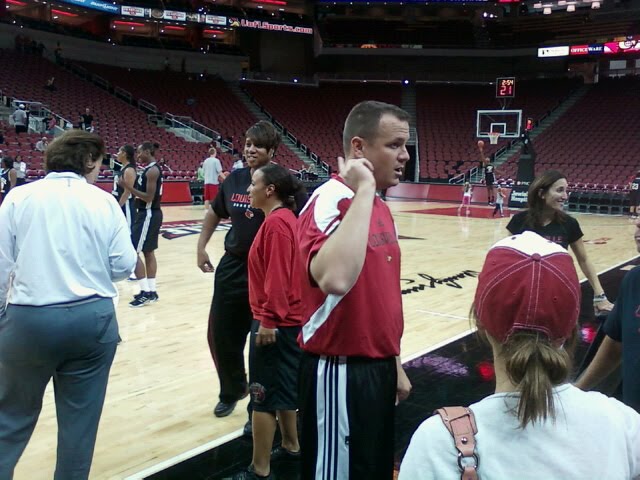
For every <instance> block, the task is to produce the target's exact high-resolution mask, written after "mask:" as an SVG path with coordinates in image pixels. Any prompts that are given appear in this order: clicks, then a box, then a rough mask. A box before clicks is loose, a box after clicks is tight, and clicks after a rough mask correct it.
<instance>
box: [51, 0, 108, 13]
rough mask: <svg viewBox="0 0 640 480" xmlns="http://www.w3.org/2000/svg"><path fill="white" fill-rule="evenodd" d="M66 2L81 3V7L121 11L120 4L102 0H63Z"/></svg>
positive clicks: (104, 10)
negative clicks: (102, 0)
mask: <svg viewBox="0 0 640 480" xmlns="http://www.w3.org/2000/svg"><path fill="white" fill-rule="evenodd" d="M62 1H63V2H64V3H70V4H72V5H79V6H81V7H86V8H91V9H93V10H101V11H103V12H109V13H120V5H114V4H113V3H110V2H109V3H107V2H101V1H100V0H62Z"/></svg>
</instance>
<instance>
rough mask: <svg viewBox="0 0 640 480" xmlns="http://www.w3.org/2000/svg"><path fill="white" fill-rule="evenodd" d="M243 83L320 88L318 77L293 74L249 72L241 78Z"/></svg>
mask: <svg viewBox="0 0 640 480" xmlns="http://www.w3.org/2000/svg"><path fill="white" fill-rule="evenodd" d="M240 80H241V81H249V82H264V83H284V84H287V85H305V86H307V87H308V86H314V87H317V86H318V77H317V75H313V76H307V75H296V74H291V73H262V72H247V73H243V74H242V75H241V76H240Z"/></svg>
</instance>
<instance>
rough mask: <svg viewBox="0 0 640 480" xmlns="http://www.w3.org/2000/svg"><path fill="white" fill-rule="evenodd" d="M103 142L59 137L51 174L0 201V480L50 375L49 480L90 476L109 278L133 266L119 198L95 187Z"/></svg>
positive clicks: (104, 373)
mask: <svg viewBox="0 0 640 480" xmlns="http://www.w3.org/2000/svg"><path fill="white" fill-rule="evenodd" d="M104 148H105V147H104V142H103V141H102V139H101V138H100V137H98V136H97V135H93V134H91V133H88V132H84V131H81V130H71V131H68V132H66V133H64V134H63V135H61V136H60V137H58V138H57V139H56V140H54V141H53V142H52V143H51V144H50V145H49V147H48V149H47V153H46V169H47V176H46V177H45V178H44V179H43V180H39V181H37V182H32V183H30V184H27V185H24V186H22V187H20V188H16V189H12V190H11V191H10V192H9V194H8V195H7V197H6V198H5V199H4V201H3V202H2V205H1V206H0V452H1V453H0V479H10V478H12V477H13V470H14V468H15V465H16V463H17V462H18V459H19V458H20V456H21V455H22V452H23V451H24V448H25V447H26V445H27V442H28V441H29V438H30V437H31V434H32V433H33V429H34V428H35V426H36V422H37V420H38V415H39V414H40V410H41V408H42V398H43V395H44V392H45V388H46V386H47V384H48V383H49V381H50V380H51V379H53V383H54V385H53V386H54V392H55V401H56V416H57V419H58V449H57V451H58V456H57V463H56V471H55V476H54V478H55V479H56V480H77V479H82V480H84V479H86V478H88V476H89V470H90V467H91V460H92V457H93V449H94V445H95V441H96V433H97V430H98V423H99V421H100V415H101V413H102V406H103V403H104V397H105V392H106V389H107V381H108V378H109V370H110V368H111V364H112V362H113V358H114V356H115V353H116V347H117V344H118V340H119V335H118V323H117V320H116V316H115V310H114V305H113V298H114V297H115V296H116V295H117V290H116V287H115V285H114V284H113V282H115V281H118V280H123V279H125V278H127V276H128V275H129V272H131V270H132V269H133V267H134V265H135V263H136V252H135V250H134V248H133V245H132V243H131V239H130V237H129V229H128V228H127V224H126V221H125V218H124V215H122V211H121V210H120V207H119V206H118V202H116V200H115V198H113V196H111V195H110V194H109V193H107V192H105V191H104V190H102V189H100V188H97V187H95V186H94V185H92V184H93V183H94V182H95V181H96V179H97V177H98V172H99V171H100V165H101V162H102V156H103V155H104ZM9 287H11V288H9Z"/></svg>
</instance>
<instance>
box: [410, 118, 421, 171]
mask: <svg viewBox="0 0 640 480" xmlns="http://www.w3.org/2000/svg"><path fill="white" fill-rule="evenodd" d="M409 139H410V140H411V139H413V142H409V144H412V145H414V146H415V153H416V158H415V163H414V167H413V179H412V180H411V181H413V182H417V181H418V180H419V179H420V146H419V145H418V131H417V130H416V129H415V128H411V129H409Z"/></svg>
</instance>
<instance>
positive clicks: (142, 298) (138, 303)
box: [129, 292, 149, 308]
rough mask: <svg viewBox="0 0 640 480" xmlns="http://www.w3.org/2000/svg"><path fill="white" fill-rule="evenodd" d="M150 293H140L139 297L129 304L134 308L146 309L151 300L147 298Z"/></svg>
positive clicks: (134, 297)
mask: <svg viewBox="0 0 640 480" xmlns="http://www.w3.org/2000/svg"><path fill="white" fill-rule="evenodd" d="M147 295H148V292H140V293H139V294H137V295H134V296H133V300H132V301H130V302H129V306H130V307H133V308H138V307H144V306H145V305H146V304H147V303H149V298H148V297H147Z"/></svg>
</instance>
